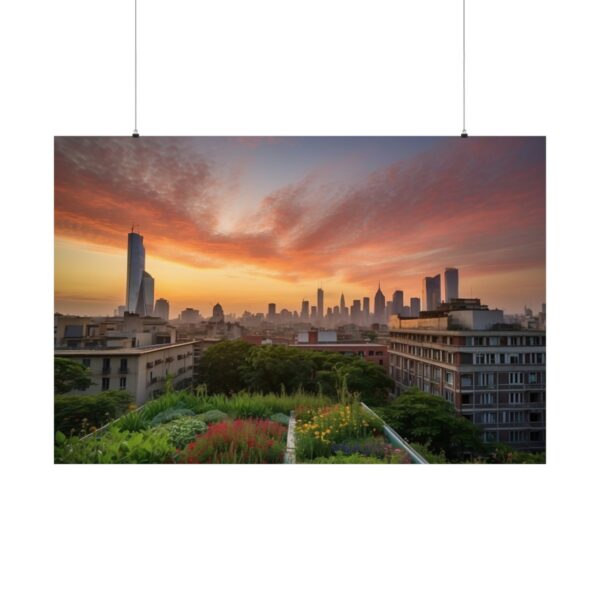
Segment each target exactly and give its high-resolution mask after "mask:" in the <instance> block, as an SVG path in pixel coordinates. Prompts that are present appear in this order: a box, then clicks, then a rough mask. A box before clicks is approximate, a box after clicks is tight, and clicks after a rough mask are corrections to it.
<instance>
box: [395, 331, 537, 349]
mask: <svg viewBox="0 0 600 600" xmlns="http://www.w3.org/2000/svg"><path fill="white" fill-rule="evenodd" d="M392 338H393V339H399V340H402V341H411V342H417V343H419V344H441V345H446V346H545V345H546V336H545V335H508V336H507V335H502V336H500V335H496V336H464V337H463V336H445V335H426V334H418V333H402V332H400V333H395V332H393V333H392Z"/></svg>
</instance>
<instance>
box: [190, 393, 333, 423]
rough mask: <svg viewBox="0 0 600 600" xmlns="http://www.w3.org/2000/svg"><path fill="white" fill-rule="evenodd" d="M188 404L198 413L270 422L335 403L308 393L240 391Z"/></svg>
mask: <svg viewBox="0 0 600 600" xmlns="http://www.w3.org/2000/svg"><path fill="white" fill-rule="evenodd" d="M185 402H186V403H185V405H186V407H188V408H192V407H194V408H193V410H194V412H196V413H202V412H206V411H208V410H220V411H223V412H225V413H227V414H228V415H229V416H231V417H233V418H239V419H268V418H269V417H270V416H271V415H272V414H275V413H283V414H286V415H287V414H289V413H290V411H292V410H296V409H297V408H299V407H306V408H315V409H316V408H320V407H322V406H326V405H328V404H331V400H329V399H328V398H326V397H324V396H318V395H314V394H306V393H304V392H296V393H294V394H284V395H279V394H256V393H255V394H251V393H248V392H240V393H238V394H235V395H234V396H225V395H223V394H218V395H214V396H202V397H197V398H195V401H191V400H186V401H185Z"/></svg>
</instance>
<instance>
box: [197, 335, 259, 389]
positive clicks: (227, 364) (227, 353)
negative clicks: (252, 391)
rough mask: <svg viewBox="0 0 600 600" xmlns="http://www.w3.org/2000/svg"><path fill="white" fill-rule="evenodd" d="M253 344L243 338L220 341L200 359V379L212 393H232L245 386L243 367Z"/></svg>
mask: <svg viewBox="0 0 600 600" xmlns="http://www.w3.org/2000/svg"><path fill="white" fill-rule="evenodd" d="M251 349H252V346H251V345H250V344H248V343H246V342H243V341H241V340H236V341H233V342H230V341H226V342H220V343H218V344H215V345H214V346H211V347H210V348H208V349H207V350H206V351H205V352H204V354H203V355H202V358H201V359H200V379H201V380H202V381H203V382H204V383H205V384H206V385H207V387H208V391H209V393H211V394H230V393H234V392H239V391H241V390H242V389H244V387H245V382H244V379H243V377H242V367H243V366H244V365H245V364H246V357H247V356H248V353H249V352H250V350H251Z"/></svg>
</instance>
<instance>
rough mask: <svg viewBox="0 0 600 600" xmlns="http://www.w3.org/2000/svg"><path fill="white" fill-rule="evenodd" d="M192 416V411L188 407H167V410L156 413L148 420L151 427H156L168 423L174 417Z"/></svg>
mask: <svg viewBox="0 0 600 600" xmlns="http://www.w3.org/2000/svg"><path fill="white" fill-rule="evenodd" d="M191 416H194V413H193V411H191V410H190V409H189V408H176V407H173V408H167V410H163V412H160V413H158V414H157V415H156V416H155V417H154V418H153V419H152V421H151V422H150V426H151V427H158V426H159V425H163V424H164V423H169V422H170V421H174V420H175V419H180V418H181V417H191Z"/></svg>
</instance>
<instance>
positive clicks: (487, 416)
mask: <svg viewBox="0 0 600 600" xmlns="http://www.w3.org/2000/svg"><path fill="white" fill-rule="evenodd" d="M481 422H482V423H484V424H486V425H493V424H494V423H496V413H493V412H484V413H481Z"/></svg>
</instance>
